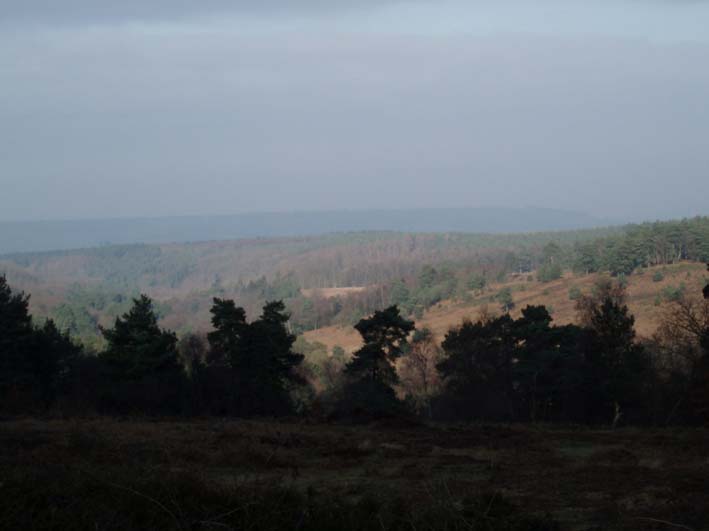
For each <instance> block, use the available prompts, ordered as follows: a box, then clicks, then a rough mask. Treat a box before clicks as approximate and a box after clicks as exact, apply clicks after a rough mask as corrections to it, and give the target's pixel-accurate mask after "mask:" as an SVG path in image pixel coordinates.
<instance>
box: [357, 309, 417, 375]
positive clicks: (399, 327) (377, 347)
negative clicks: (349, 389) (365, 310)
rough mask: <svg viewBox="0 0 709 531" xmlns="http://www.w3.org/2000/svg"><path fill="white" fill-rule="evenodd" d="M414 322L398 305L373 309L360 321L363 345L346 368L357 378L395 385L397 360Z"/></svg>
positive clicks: (359, 330)
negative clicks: (407, 317)
mask: <svg viewBox="0 0 709 531" xmlns="http://www.w3.org/2000/svg"><path fill="white" fill-rule="evenodd" d="M414 328H415V327H414V323H413V321H409V320H407V319H404V318H403V317H402V316H401V315H400V313H399V308H398V307H397V306H390V307H389V308H387V309H385V310H378V311H376V312H374V315H373V316H372V317H368V318H364V319H362V320H360V321H359V322H358V323H357V324H356V325H355V329H356V330H357V331H358V332H359V334H360V335H361V336H362V340H363V341H364V346H363V347H362V348H360V349H359V350H358V351H357V352H355V353H354V356H353V358H352V360H351V361H350V362H349V363H348V364H347V368H346V371H347V372H348V373H349V374H351V375H354V376H355V377H358V378H363V379H367V380H370V381H372V382H378V383H380V384H384V385H388V386H390V385H393V384H396V383H397V381H398V378H397V375H396V370H395V368H394V362H395V361H396V359H397V358H398V357H399V356H401V353H402V349H401V347H402V345H403V343H404V342H405V341H406V338H407V336H408V335H409V334H410V333H411V332H412V331H413V330H414Z"/></svg>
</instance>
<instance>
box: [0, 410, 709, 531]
mask: <svg viewBox="0 0 709 531" xmlns="http://www.w3.org/2000/svg"><path fill="white" fill-rule="evenodd" d="M707 440H709V432H707V431H706V430H693V429H684V430H675V431H668V430H641V429H633V428H627V429H621V430H615V431H606V430H593V429H585V428H577V427H559V426H553V427H552V426H549V427H547V426H536V427H535V426H527V427H524V426H502V425H451V426H444V425H432V426H420V427H400V426H396V427H394V426H392V427H389V426H387V425H386V424H381V423H380V424H378V425H376V426H370V427H351V426H339V425H325V424H308V423H304V422H295V421H293V422H275V421H265V420H264V421H215V420H203V421H190V422H171V421H159V422H151V421H128V420H126V421H121V420H112V419H94V420H86V421H82V422H75V421H73V422H68V421H58V420H56V421H55V420H52V421H39V420H23V421H12V422H3V423H2V424H0V451H1V453H0V474H2V478H4V479H3V480H2V484H3V485H4V486H3V487H1V488H3V489H4V491H5V496H4V497H5V498H7V497H8V495H9V494H10V490H8V485H14V487H12V488H15V489H18V490H17V491H16V492H15V494H14V495H24V496H29V495H30V494H29V492H30V491H28V492H25V491H24V490H23V489H25V488H27V489H28V488H29V487H28V486H27V485H26V483H27V482H28V481H32V482H35V481H37V480H39V478H40V477H44V475H46V474H53V475H54V476H53V477H54V478H55V479H54V480H53V481H54V482H53V483H52V485H54V487H52V488H55V487H56V489H58V491H61V490H62V489H64V490H66V491H67V492H68V493H69V494H67V496H68V497H69V498H70V499H68V500H64V501H62V503H69V502H71V503H74V504H78V505H79V506H81V507H82V511H84V510H85V511H89V513H91V515H93V517H98V516H97V515H96V514H94V512H95V510H94V509H91V510H89V509H86V508H84V507H83V505H82V504H83V503H84V502H82V499H81V497H80V496H85V495H86V494H85V493H84V489H87V490H91V489H95V488H99V490H101V489H104V490H103V491H102V492H104V494H105V495H108V493H110V492H113V494H112V495H116V493H115V490H116V488H109V487H107V486H106V485H105V481H113V482H114V483H116V484H120V485H123V486H126V487H127V488H129V489H133V490H136V491H139V492H141V493H143V494H145V495H146V496H149V497H152V498H155V499H156V500H160V503H162V504H165V505H166V506H167V502H168V501H169V500H170V499H171V498H170V496H172V497H173V498H175V497H177V498H179V497H180V496H182V494H179V492H177V491H179V489H181V488H182V487H180V485H181V482H182V481H183V480H184V478H185V477H188V476H189V477H192V478H195V477H198V481H199V490H200V491H204V492H205V493H209V496H207V498H206V499H202V501H201V502H200V503H202V504H203V505H204V506H205V507H210V509H209V511H206V510H205V511H206V512H202V513H200V511H199V510H198V508H194V507H193V508H192V509H189V510H188V511H187V512H189V513H190V514H191V515H192V516H190V518H193V517H194V518H196V516H194V515H195V514H198V513H199V514H200V515H201V516H200V518H207V517H209V515H210V514H211V513H210V511H216V512H218V510H221V509H223V510H229V509H228V508H227V505H228V503H226V502H223V503H224V504H225V505H224V506H223V507H221V508H220V507H214V502H213V501H210V500H212V497H213V498H214V499H215V500H222V498H221V497H222V496H227V498H229V496H231V497H236V498H243V497H245V498H248V499H249V500H251V501H250V502H249V503H257V504H258V503H259V502H258V499H256V500H254V499H253V495H251V494H249V493H252V494H253V493H254V492H257V491H258V490H259V489H267V490H268V489H271V490H273V489H285V491H288V492H291V494H289V495H288V496H294V497H295V498H297V499H298V500H299V501H298V502H297V503H296V505H298V504H301V503H302V504H306V506H307V496H308V492H318V493H327V496H328V499H329V498H330V497H332V499H336V500H340V501H337V503H345V502H346V503H348V504H350V505H351V506H352V507H354V506H357V507H359V509H358V510H362V507H361V506H359V505H357V504H359V503H362V502H363V500H365V499H366V498H367V496H370V495H376V496H380V495H381V496H385V498H386V500H387V503H389V502H392V503H394V501H393V500H394V499H398V498H402V499H403V500H406V504H405V506H406V507H408V508H407V509H406V510H404V509H401V510H402V511H404V512H405V513H406V512H407V511H408V513H407V514H409V517H411V514H410V511H411V510H413V509H412V507H413V508H417V507H418V508H421V507H424V506H425V507H428V508H429V509H430V508H432V507H434V506H436V504H439V503H442V501H441V498H440V495H441V493H445V496H446V500H447V501H446V502H445V503H447V504H448V505H449V506H450V507H457V508H458V509H460V510H461V511H462V509H461V508H463V507H464V506H465V504H466V503H473V502H472V501H470V498H471V496H473V497H475V496H482V495H484V493H497V494H498V495H500V496H501V497H502V498H504V500H505V503H510V504H511V506H514V507H515V511H519V512H520V514H527V515H531V516H533V517H535V518H543V517H544V515H545V514H546V513H550V514H551V515H553V517H554V518H555V519H556V520H557V521H559V523H560V525H561V528H562V529H579V530H581V529H592V528H593V529H634V530H640V529H658V530H659V529H668V527H667V526H666V524H661V523H659V521H666V522H673V523H676V524H678V525H682V526H686V527H688V528H691V529H695V530H699V529H707V528H708V527H707V523H708V522H709V482H708V481H707V478H708V477H709V447H707V445H706V441H707ZM77 471H82V472H81V473H80V474H79V472H77ZM77 474H79V475H78V476H77ZM82 474H83V476H82ZM82 477H83V479H81V478H82ZM8 478H9V479H8ZM62 478H64V479H62ZM97 478H98V479H97ZM112 478H119V479H116V480H114V479H112ZM160 478H163V480H164V481H165V482H168V483H169V482H173V483H174V484H172V485H169V484H166V485H162V486H161V487H159V486H158V485H157V484H155V482H156V481H157V482H159V481H160ZM180 478H182V479H180ZM8 481H9V483H8ZM62 481H66V482H70V486H66V485H65V486H64V487H62V486H61V485H60V483H61V482H62ZM102 481H103V482H104V484H103V486H102V487H97V484H98V485H101V482H102ZM194 481H197V479H195V480H194ZM75 483H76V485H78V486H76V485H74V484H75ZM71 485H74V486H71ZM72 489H74V490H72ZM23 492H24V494H22V493H23ZM225 492H227V494H224V493H225ZM72 493H73V494H72ZM82 493H83V494H82ZM220 493H221V494H220ZM45 494H46V493H45ZM168 494H169V495H168ZM47 495H48V496H50V494H47ZM56 495H57V494H56V493H53V494H51V496H56ZM270 495H271V494H268V496H270ZM51 496H50V497H51ZM72 496H77V497H76V498H74V497H72ZM135 496H136V494H135V493H133V494H131V492H130V490H128V491H123V492H122V493H121V494H120V496H119V497H120V499H121V500H122V501H121V502H120V503H126V504H128V505H127V507H130V503H131V502H130V498H131V497H135ZM190 496H193V497H194V496H197V497H198V498H199V499H201V497H200V496H198V495H197V494H196V493H192V494H191V495H190ZM263 496H267V494H263ZM89 498H90V499H92V498H91V496H89ZM177 498H175V499H177ZM295 498H294V499H295ZM101 500H102V499H96V500H94V501H93V502H91V503H95V504H97V505H96V507H99V508H100V511H106V513H105V514H106V515H111V516H110V518H109V517H108V516H106V518H109V519H110V521H111V522H122V523H124V524H126V525H127V523H126V522H125V521H123V520H121V519H120V518H119V516H120V515H116V514H115V513H114V512H112V511H111V510H109V509H108V508H107V507H109V506H110V504H108V503H105V500H104V501H101ZM466 500H468V501H466ZM143 502H144V505H143V506H142V509H141V510H143V511H145V512H146V513H145V515H144V516H145V518H147V519H148V520H146V521H150V522H158V521H159V522H162V523H163V524H165V522H168V523H169V522H170V521H171V519H170V518H169V515H168V514H167V513H166V512H165V511H163V510H162V509H160V508H159V507H158V506H157V505H156V504H155V503H152V502H150V500H149V499H143V500H142V502H141V503H143ZM8 503H9V502H7V501H6V502H5V505H7V504H8ZM33 503H39V502H33ZM43 503H44V502H43ZM57 503H58V502H57ZM180 503H187V502H185V501H184V500H182V501H180ZM220 503H222V502H218V503H216V505H219V504H220ZM230 503H231V502H230ZM244 503H246V502H244ZM294 503H295V502H294ZM328 503H330V502H329V501H328ZM333 503H334V502H333ZM396 503H399V502H396ZM352 504H354V505H352ZM298 506H299V507H300V505H298ZM41 507H46V506H45V505H42V506H41ZM171 507H172V506H171ZM348 507H349V506H348ZM35 509H37V507H35ZM39 510H45V509H39ZM289 510H290V509H289ZM293 510H294V511H295V509H293ZM348 510H349V509H348ZM353 510H354V509H353ZM391 510H394V509H392V508H391V507H389V508H388V509H387V511H391ZM8 511H9V513H8ZM12 511H13V510H12V508H11V507H8V506H5V507H0V527H2V528H6V529H9V528H10V527H7V526H5V525H3V522H7V518H11V517H12V518H15V520H13V521H14V522H17V520H16V519H17V518H18V515H17V514H15V513H14V512H12ZM171 511H172V509H171ZM296 512H297V511H296ZM459 512H460V511H459ZM463 512H464V511H463ZM208 513H209V514H208ZM8 514H10V516H8ZM87 514H88V513H87ZM386 514H387V515H388V516H387V518H389V517H391V514H390V512H387V513H386ZM460 514H462V513H460ZM12 515H14V516H12ZM156 515H157V516H156ZM45 516H46V515H45ZM252 516H253V517H254V518H256V516H255V515H252ZM291 516H292V515H291ZM3 518H4V519H5V520H2V519H3ZM87 518H88V516H87ZM179 518H182V516H180V517H179ZM417 518H418V517H417ZM422 518H423V517H422ZM151 519H156V520H151ZM643 519H644V520H643ZM650 519H654V520H650ZM82 521H83V520H82ZM181 521H182V520H181ZM284 521H288V522H290V520H287V519H286V520H284ZM422 521H423V520H421V521H420V522H422ZM279 522H281V521H279ZM25 523H26V522H25ZM129 523H130V525H128V526H127V527H126V528H142V527H141V526H140V525H138V524H136V523H135V522H132V521H131V522H129ZM173 523H174V522H173ZM222 523H224V522H222ZM233 523H234V522H233V521H230V522H229V525H232V524H233ZM252 523H253V522H252ZM281 523H283V522H281ZM291 523H292V522H291ZM389 523H390V524H391V522H389ZM343 525H344V524H343ZM397 525H398V524H397ZM510 525H511V524H510ZM515 525H516V524H515ZM131 526H133V527H131ZM136 526H137V527H136ZM593 526H596V527H593ZM111 527H112V526H111V525H108V524H107V525H106V526H104V528H111ZM113 527H115V528H119V527H118V526H113ZM173 527H174V526H173ZM14 528H17V527H14ZM27 528H35V529H38V528H39V527H36V526H35V527H32V526H30V527H27ZM55 528H59V527H55ZM75 528H76V529H78V528H79V527H75ZM198 528H199V527H198ZM254 528H261V527H259V525H257V524H254ZM290 528H293V527H290ZM345 528H347V527H346V526H345ZM351 528H352V529H355V528H356V527H351ZM425 528H428V529H438V528H441V527H435V526H428V527H426V526H422V527H420V529H425ZM457 528H461V529H462V528H464V526H462V527H455V526H452V527H450V529H457ZM387 529H413V528H412V527H411V526H409V527H406V526H403V527H401V526H400V527H397V526H396V525H394V524H391V526H390V527H387ZM474 529H478V528H477V527H475V528H474ZM480 529H488V528H486V527H480ZM490 529H513V527H490ZM515 529H516V528H515ZM525 529H527V528H525ZM539 529H544V528H539Z"/></svg>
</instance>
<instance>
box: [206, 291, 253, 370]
mask: <svg viewBox="0 0 709 531" xmlns="http://www.w3.org/2000/svg"><path fill="white" fill-rule="evenodd" d="M210 312H211V313H212V326H213V327H214V330H213V331H212V332H209V333H208V334H207V341H208V342H209V356H208V359H209V363H210V365H222V366H226V365H229V366H231V367H234V366H236V365H238V363H239V362H238V357H239V354H240V344H241V340H242V337H243V334H244V331H245V330H246V327H247V326H248V325H247V323H246V311H244V309H243V308H240V307H237V306H236V304H235V303H234V301H233V300H229V299H219V298H216V297H215V298H214V299H213V304H212V308H211V310H210Z"/></svg>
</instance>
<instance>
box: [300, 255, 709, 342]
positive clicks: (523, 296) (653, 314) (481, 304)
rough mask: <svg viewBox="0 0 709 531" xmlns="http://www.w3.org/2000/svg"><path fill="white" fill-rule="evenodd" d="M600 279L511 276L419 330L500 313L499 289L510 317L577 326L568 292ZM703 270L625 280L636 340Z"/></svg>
mask: <svg viewBox="0 0 709 531" xmlns="http://www.w3.org/2000/svg"><path fill="white" fill-rule="evenodd" d="M658 272H661V273H662V275H663V279H662V280H659V281H656V280H655V279H654V277H655V274H656V273H658ZM598 276H599V275H595V274H594V275H586V276H575V275H573V274H571V273H567V274H566V275H565V276H564V278H562V279H559V280H555V281H552V282H546V283H542V282H537V281H531V282H530V281H528V280H527V277H528V275H526V274H523V275H513V276H511V278H510V279H509V280H508V281H506V282H503V283H495V284H491V285H490V286H488V287H487V288H486V289H485V291H484V292H483V293H476V294H474V295H473V298H472V300H470V301H468V302H462V301H451V300H447V301H443V302H441V303H439V304H437V305H436V306H434V307H432V308H431V309H429V310H428V311H426V312H425V313H424V315H423V318H422V319H420V320H418V321H417V323H416V326H417V327H418V328H422V327H428V328H430V329H431V330H432V331H433V332H434V334H435V335H436V336H437V337H438V338H439V340H442V339H443V337H444V336H445V334H446V332H448V330H449V329H450V328H451V327H453V326H456V325H458V324H460V323H461V321H462V320H463V319H475V318H477V317H478V316H479V315H480V311H481V310H482V309H483V308H484V309H486V310H487V311H492V312H498V313H499V311H500V309H499V308H500V305H499V304H498V303H497V302H496V301H494V300H493V298H494V295H495V294H496V293H497V292H498V291H500V290H501V289H503V288H509V289H510V290H511V292H512V297H513V299H514V302H515V309H514V310H513V311H512V312H511V315H512V316H513V317H518V316H519V314H520V311H521V309H522V308H524V307H525V306H527V305H529V304H532V305H535V304H542V305H544V306H546V307H547V308H548V309H550V313H551V314H552V317H553V318H554V322H555V323H556V324H567V323H573V322H575V321H576V310H575V303H574V301H573V300H571V298H570V297H569V292H570V290H571V289H572V288H574V287H576V288H578V289H579V290H580V291H581V292H582V293H589V292H590V291H591V290H592V289H593V285H594V282H596V281H597V279H598ZM705 278H706V266H705V265H704V264H697V263H689V262H686V263H678V264H672V265H667V266H658V267H650V268H647V270H645V271H644V272H643V274H641V275H639V274H634V275H631V276H629V277H627V281H628V285H627V295H628V307H629V308H630V311H631V313H632V314H633V315H634V316H635V329H636V331H637V333H638V336H640V337H645V338H649V337H650V336H652V334H653V333H654V332H655V330H656V329H657V326H658V325H659V323H660V317H661V315H662V312H663V309H664V307H665V306H666V305H667V300H666V296H665V295H664V294H665V293H666V292H667V290H671V289H672V288H677V287H679V286H681V285H684V286H685V289H686V292H687V293H699V292H700V291H701V289H702V287H703V286H704V285H705V282H706V281H705ZM304 335H305V338H306V339H307V340H308V341H318V342H320V343H323V344H325V345H326V346H328V348H330V349H331V348H332V347H333V346H335V345H339V346H341V347H343V348H344V349H345V350H346V351H348V352H352V351H354V350H356V349H357V348H359V346H360V338H359V335H358V334H357V331H356V330H354V329H353V328H352V327H341V326H329V327H323V328H320V329H317V330H312V331H308V332H306V333H305V334H304Z"/></svg>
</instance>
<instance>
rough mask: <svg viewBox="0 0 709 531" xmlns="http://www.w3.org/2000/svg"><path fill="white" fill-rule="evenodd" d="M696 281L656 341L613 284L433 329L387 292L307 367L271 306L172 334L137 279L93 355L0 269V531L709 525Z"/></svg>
mask: <svg viewBox="0 0 709 531" xmlns="http://www.w3.org/2000/svg"><path fill="white" fill-rule="evenodd" d="M708 298H709V292H708V291H707V289H705V290H704V292H703V293H702V294H697V295H696V297H695V298H694V299H690V298H687V297H686V296H685V294H682V296H681V297H678V299H677V301H676V305H675V306H673V309H672V311H670V312H668V314H667V319H666V322H665V323H664V324H663V326H664V328H665V330H664V333H663V334H660V335H658V336H657V338H656V339H655V340H654V341H653V342H640V341H639V340H638V339H637V338H636V337H635V331H634V319H633V317H632V315H630V313H629V311H628V308H627V306H626V305H625V292H624V287H623V283H622V282H621V281H619V280H617V279H616V280H613V279H611V278H610V277H609V278H608V279H606V280H604V281H602V282H599V283H598V285H597V286H596V289H595V290H594V291H593V293H591V294H587V295H583V294H582V295H580V296H579V297H578V298H577V302H576V304H577V310H578V317H579V319H578V324H575V325H564V326H556V325H554V323H553V322H552V319H551V317H550V314H549V312H548V311H547V309H546V308H545V307H543V306H528V307H526V308H524V309H523V310H522V313H521V316H520V317H518V318H516V319H514V318H512V317H511V316H510V315H509V313H505V314H503V315H500V316H496V315H483V316H482V317H481V318H480V319H479V320H478V321H476V322H463V323H462V324H460V325H459V326H458V327H455V328H453V329H451V330H450V332H449V333H448V334H447V335H446V337H445V339H444V341H443V343H442V344H441V345H438V343H437V342H436V341H435V340H434V338H432V336H431V334H430V333H429V332H428V331H427V330H426V329H422V330H416V328H415V323H414V322H413V321H412V320H409V319H408V318H406V317H405V316H403V315H402V314H401V312H400V310H399V308H398V307H397V306H396V305H393V306H389V307H387V308H385V309H382V310H377V311H375V312H374V313H373V314H372V315H370V316H368V317H366V318H363V319H361V320H360V321H359V322H358V323H357V324H356V326H355V328H356V330H357V331H358V332H359V334H360V335H361V338H362V346H361V348H360V349H359V350H357V351H356V352H354V354H353V355H352V356H351V358H349V359H348V358H347V357H346V356H344V355H343V354H342V353H340V354H338V355H333V356H332V358H330V359H328V360H327V362H326V363H325V364H324V365H323V366H321V367H319V369H320V370H321V371H324V373H325V374H326V375H327V378H325V379H322V378H321V379H316V378H315V377H314V376H315V374H314V372H313V371H314V370H315V368H314V367H312V366H309V365H308V364H306V363H304V356H303V355H302V354H300V353H299V352H296V350H295V348H294V345H295V341H296V337H295V335H294V334H292V333H291V329H290V326H289V316H288V313H287V312H286V310H285V305H284V304H283V303H282V302H280V301H273V302H268V303H266V304H265V305H264V307H263V309H262V312H261V314H260V315H259V317H257V318H256V319H252V320H249V319H248V318H247V314H246V311H245V310H244V309H243V308H241V307H239V306H237V305H236V303H235V301H234V300H231V299H221V298H214V299H213V305H212V308H211V316H212V327H213V328H212V331H211V332H209V333H208V334H207V335H206V338H203V337H201V336H198V335H187V336H184V337H182V338H180V339H179V340H178V337H177V336H176V335H175V334H174V333H173V332H171V331H168V330H165V329H163V328H161V327H160V326H159V324H158V318H157V316H156V313H155V311H154V307H153V303H152V301H151V299H150V298H148V297H147V296H144V295H142V296H140V297H138V298H135V299H133V301H132V306H131V308H130V309H129V310H128V311H127V312H126V313H125V314H124V315H122V316H121V317H118V318H117V319H116V320H115V322H114V324H113V326H112V327H110V328H105V329H102V334H103V336H104V339H105V348H103V349H102V350H101V351H100V352H98V353H93V352H90V351H84V350H83V349H82V347H81V346H79V345H77V344H76V343H75V342H74V341H73V339H72V338H71V337H70V335H69V334H68V333H66V332H64V331H61V330H59V329H58V328H57V326H56V325H55V324H54V322H53V321H51V320H48V321H46V322H44V323H42V324H41V325H40V324H37V323H35V322H34V321H33V319H32V316H31V315H30V313H29V310H28V296H26V295H24V294H23V293H16V292H13V290H12V289H11V288H10V286H9V285H8V284H7V281H6V279H5V277H0V400H1V401H0V409H1V410H2V414H3V415H4V418H3V421H2V422H0V452H1V454H0V474H1V476H0V477H1V479H0V488H1V489H2V493H3V496H2V502H0V528H3V529H210V528H228V529H263V530H268V529H323V530H324V529H345V530H347V529H352V530H354V529H379V530H381V529H384V530H388V529H391V530H398V529H401V530H404V529H406V530H412V531H416V530H421V529H430V530H437V529H448V530H457V529H472V530H510V531H517V530H519V531H523V530H556V529H579V530H580V529H584V530H589V529H633V530H641V529H667V528H675V529H689V530H699V529H707V528H708V525H707V524H708V522H709V483H707V477H709V468H708V467H709V454H707V440H708V439H707V435H709V434H708V433H707V432H706V429H705V428H701V427H700V426H701V425H703V424H706V423H707V421H708V420H709V302H708ZM316 380H318V381H319V382H321V383H322V382H323V381H326V382H327V385H325V386H324V387H322V386H321V387H320V388H318V386H317V385H315V384H314V382H315V381H316ZM27 416H34V417H35V418H46V419H48V420H21V419H22V418H27ZM98 416H103V419H104V420H90V419H92V418H93V419H96V418H99V417H98ZM136 417H141V418H143V419H145V418H153V419H155V420H153V421H146V420H143V421H136V420H128V419H131V418H133V419H135V418H136ZM177 417H180V418H181V419H182V420H181V421H180V422H177V421H176V420H175V419H176V418H177ZM267 417H268V418H274V417H280V418H281V419H289V420H279V421H276V420H269V421H266V420H248V419H255V418H258V419H264V418H267ZM109 418H110V419H112V420H108V419H109ZM223 418H232V419H233V418H240V419H242V420H218V419H223ZM18 419H20V420H18ZM51 419H54V420H51ZM58 419H63V420H58ZM121 419H125V420H121ZM168 419H172V420H168ZM195 419H202V420H195ZM441 421H446V422H448V424H445V425H443V424H440V423H439V422H441ZM461 421H474V422H477V424H467V425H461V424H457V423H459V422H461ZM480 422H496V423H497V424H490V425H486V424H479V423H480ZM353 423H355V424H353ZM668 426H671V428H669V427H668Z"/></svg>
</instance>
